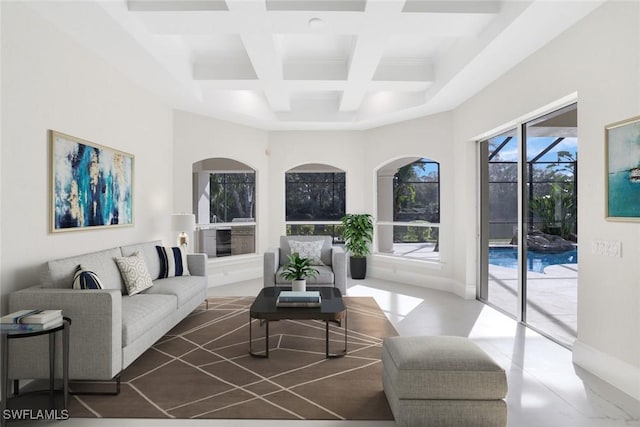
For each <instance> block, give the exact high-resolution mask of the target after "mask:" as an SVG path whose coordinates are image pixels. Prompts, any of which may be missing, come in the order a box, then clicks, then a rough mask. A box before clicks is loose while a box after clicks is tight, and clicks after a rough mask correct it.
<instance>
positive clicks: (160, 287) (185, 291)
mask: <svg viewBox="0 0 640 427" xmlns="http://www.w3.org/2000/svg"><path fill="white" fill-rule="evenodd" d="M205 283H206V278H205V277H201V276H182V277H169V278H167V279H158V280H154V281H153V286H152V287H151V288H149V289H147V290H146V291H144V294H145V295H174V296H175V297H176V298H177V299H178V300H177V301H176V304H177V307H176V308H179V307H181V306H182V305H183V304H185V303H186V302H188V301H189V300H190V299H191V298H193V297H194V296H196V295H197V294H199V293H201V292H202V288H204V287H206V285H205Z"/></svg>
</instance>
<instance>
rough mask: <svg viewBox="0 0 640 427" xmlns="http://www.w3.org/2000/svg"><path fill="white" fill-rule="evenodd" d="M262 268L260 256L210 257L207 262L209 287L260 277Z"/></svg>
mask: <svg viewBox="0 0 640 427" xmlns="http://www.w3.org/2000/svg"><path fill="white" fill-rule="evenodd" d="M262 268H263V267H262V257H259V256H255V255H247V256H243V255H239V256H237V257H228V258H217V259H216V258H213V259H210V260H209V262H208V263H207V276H208V277H209V287H210V288H212V287H215V286H222V285H228V284H230V283H236V282H242V281H244V280H251V279H256V278H259V277H262Z"/></svg>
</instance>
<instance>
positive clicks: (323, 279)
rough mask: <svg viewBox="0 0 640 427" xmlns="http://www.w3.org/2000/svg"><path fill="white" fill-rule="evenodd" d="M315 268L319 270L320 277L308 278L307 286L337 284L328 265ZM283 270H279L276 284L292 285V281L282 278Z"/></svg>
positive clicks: (315, 266) (282, 268)
mask: <svg viewBox="0 0 640 427" xmlns="http://www.w3.org/2000/svg"><path fill="white" fill-rule="evenodd" d="M313 268H315V269H316V270H318V273H320V274H319V275H318V277H308V278H307V285H314V284H333V283H335V277H334V275H333V270H332V269H331V267H328V266H326V265H314V266H313ZM282 270H284V267H280V268H278V271H277V272H276V283H277V284H278V285H291V280H287V279H285V278H283V277H282Z"/></svg>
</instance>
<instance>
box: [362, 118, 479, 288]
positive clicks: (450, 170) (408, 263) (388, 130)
mask: <svg viewBox="0 0 640 427" xmlns="http://www.w3.org/2000/svg"><path fill="white" fill-rule="evenodd" d="M365 135H366V138H365V153H366V155H365V160H366V161H365V174H366V184H367V187H365V189H366V191H365V195H366V198H367V200H366V205H367V206H370V209H372V212H375V210H373V209H377V206H376V201H377V194H376V187H375V181H376V178H377V170H378V169H379V168H380V167H382V166H384V165H385V164H386V163H389V162H390V161H392V160H396V159H399V158H404V157H427V158H430V159H432V160H436V161H437V162H439V163H440V209H441V211H440V231H439V233H440V234H439V238H440V241H439V247H440V262H439V263H431V262H421V261H413V260H406V259H404V260H398V258H390V257H386V256H379V255H374V256H373V257H372V260H371V261H372V262H371V274H372V276H374V277H379V278H384V279H388V280H394V281H402V282H404V283H410V284H415V285H419V286H425V287H429V288H434V289H441V290H446V291H449V292H454V293H456V294H458V295H460V296H462V297H468V296H467V295H466V294H465V290H464V287H463V286H462V284H461V283H457V282H455V280H454V271H455V266H456V262H455V260H454V258H453V235H454V228H455V225H454V223H453V221H452V220H451V218H452V217H453V212H454V200H455V199H454V197H453V194H454V187H453V176H454V172H455V170H456V164H455V163H454V158H453V138H452V114H451V113H441V114H436V115H433V116H429V117H424V118H420V119H415V120H410V121H407V122H403V123H398V124H394V125H389V126H384V127H380V128H376V129H372V130H369V131H367V132H366V134H365Z"/></svg>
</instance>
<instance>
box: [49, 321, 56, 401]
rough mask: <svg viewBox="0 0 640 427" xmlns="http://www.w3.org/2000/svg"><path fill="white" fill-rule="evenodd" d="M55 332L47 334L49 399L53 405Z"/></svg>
mask: <svg viewBox="0 0 640 427" xmlns="http://www.w3.org/2000/svg"><path fill="white" fill-rule="evenodd" d="M55 372H56V334H55V332H54V333H52V334H49V400H50V401H51V407H52V408H53V407H54V405H55Z"/></svg>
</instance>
